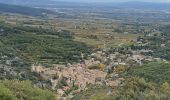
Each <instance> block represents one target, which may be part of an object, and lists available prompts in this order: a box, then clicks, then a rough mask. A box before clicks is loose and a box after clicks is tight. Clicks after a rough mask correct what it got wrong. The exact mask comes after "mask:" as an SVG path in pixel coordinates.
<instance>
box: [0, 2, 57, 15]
mask: <svg viewBox="0 0 170 100" xmlns="http://www.w3.org/2000/svg"><path fill="white" fill-rule="evenodd" d="M0 12H6V13H18V14H23V15H29V16H43V15H44V14H55V13H56V12H53V11H50V10H46V9H39V8H32V7H25V6H19V5H9V4H2V3H0Z"/></svg>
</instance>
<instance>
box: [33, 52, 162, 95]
mask: <svg viewBox="0 0 170 100" xmlns="http://www.w3.org/2000/svg"><path fill="white" fill-rule="evenodd" d="M130 52H131V53H128V54H122V53H120V52H114V53H110V54H109V53H108V52H107V51H97V52H95V53H92V54H91V55H89V57H88V59H84V60H83V61H82V63H77V64H67V65H54V66H53V67H50V68H46V67H43V66H40V65H39V66H36V65H33V66H32V69H31V71H32V72H36V73H38V74H39V75H40V76H41V77H42V78H43V79H45V80H49V81H50V84H51V89H52V90H57V93H58V94H59V95H60V96H63V95H64V93H65V92H64V91H68V90H71V89H72V88H73V87H75V86H76V87H78V89H77V90H76V91H81V90H85V89H87V85H89V84H97V85H107V86H118V85H121V84H122V81H124V79H123V78H121V77H119V74H118V73H116V72H115V70H116V69H117V66H119V65H121V66H125V67H131V66H134V65H135V66H136V65H138V66H140V65H142V64H143V62H145V61H154V60H157V61H160V60H161V59H159V58H153V57H151V56H145V55H142V53H143V52H145V53H146V52H152V50H136V51H132V50H131V51H130ZM82 55H83V54H82ZM82 59H83V56H82ZM90 66H95V67H93V68H92V69H91V67H90ZM110 72H111V73H110ZM108 75H110V76H111V77H109V78H108V77H107V76H108ZM115 77H116V78H115ZM61 81H62V82H64V83H65V84H64V85H63V86H62V87H60V88H58V84H59V83H60V82H61Z"/></svg>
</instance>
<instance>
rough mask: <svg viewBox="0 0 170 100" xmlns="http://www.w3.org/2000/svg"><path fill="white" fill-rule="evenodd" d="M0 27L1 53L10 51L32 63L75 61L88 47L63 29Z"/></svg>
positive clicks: (86, 51)
mask: <svg viewBox="0 0 170 100" xmlns="http://www.w3.org/2000/svg"><path fill="white" fill-rule="evenodd" d="M0 29H1V33H0V34H1V36H0V40H1V46H2V48H1V51H2V53H3V54H10V53H12V54H14V55H17V56H19V57H21V58H23V59H27V60H28V61H31V62H34V63H35V62H42V63H51V64H52V63H62V62H77V61H79V59H80V54H81V53H88V51H89V47H87V46H86V45H84V44H82V43H79V42H75V41H73V40H72V38H73V36H72V35H73V34H72V33H71V32H69V31H65V30H63V31H60V32H58V31H55V30H48V29H42V28H34V27H28V26H25V27H23V26H22V27H21V26H18V27H16V26H15V27H12V26H9V27H8V26H4V25H1V26H0ZM4 49H6V50H4Z"/></svg>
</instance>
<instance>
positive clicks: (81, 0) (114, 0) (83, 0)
mask: <svg viewBox="0 0 170 100" xmlns="http://www.w3.org/2000/svg"><path fill="white" fill-rule="evenodd" d="M55 1H76V2H127V1H146V2H170V0H55Z"/></svg>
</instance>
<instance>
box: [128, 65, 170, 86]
mask: <svg viewBox="0 0 170 100" xmlns="http://www.w3.org/2000/svg"><path fill="white" fill-rule="evenodd" d="M125 76H129V77H132V76H134V77H141V78H144V79H145V80H146V81H149V82H155V83H159V84H161V83H164V82H169V83H170V77H169V76H170V64H166V63H159V62H153V63H149V64H144V65H143V66H139V67H134V68H130V69H129V70H128V71H127V73H126V74H125Z"/></svg>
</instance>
